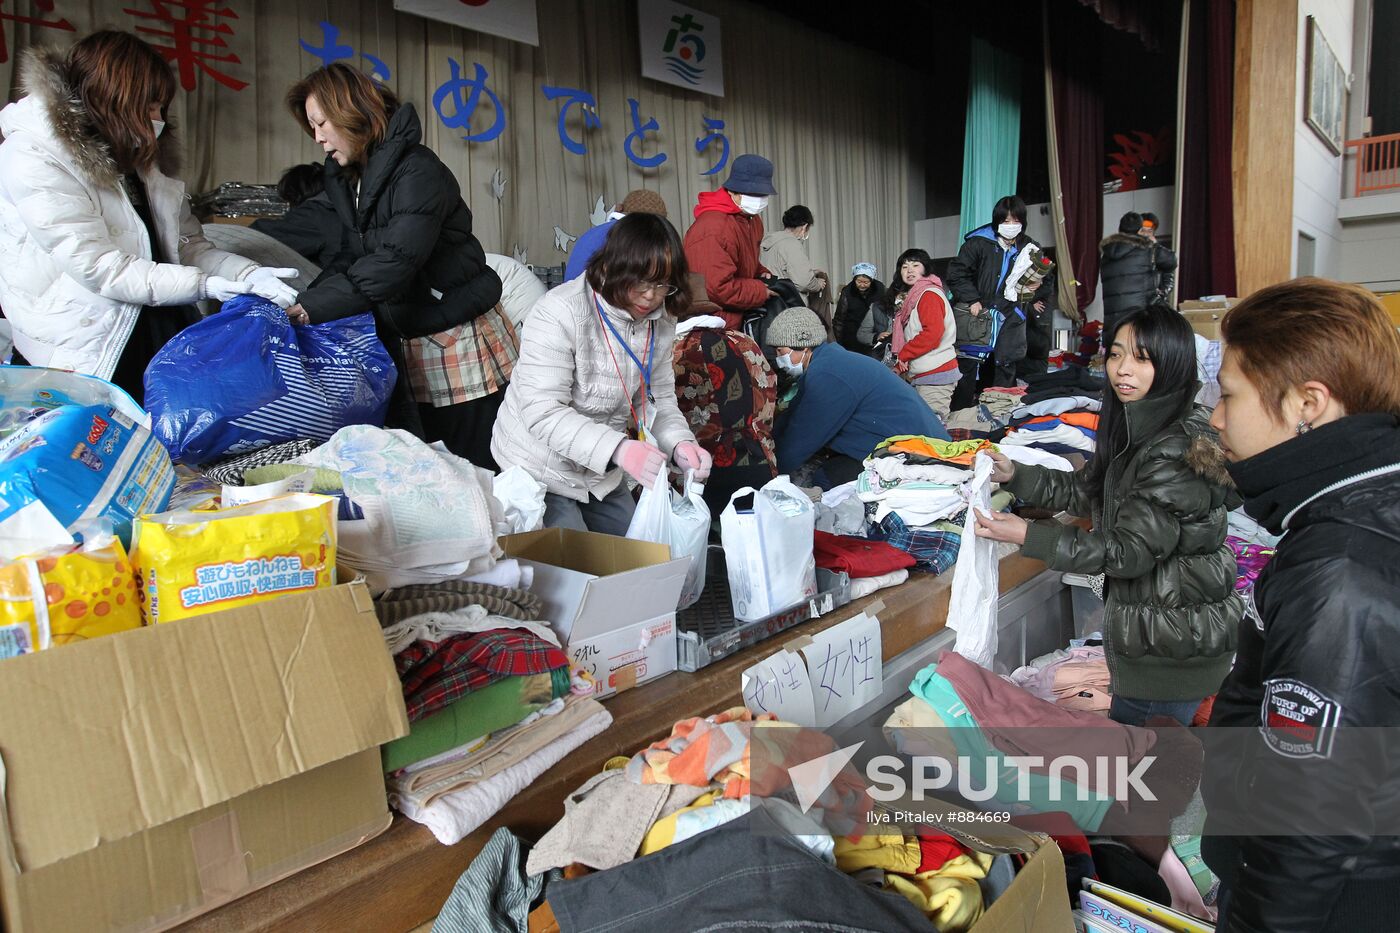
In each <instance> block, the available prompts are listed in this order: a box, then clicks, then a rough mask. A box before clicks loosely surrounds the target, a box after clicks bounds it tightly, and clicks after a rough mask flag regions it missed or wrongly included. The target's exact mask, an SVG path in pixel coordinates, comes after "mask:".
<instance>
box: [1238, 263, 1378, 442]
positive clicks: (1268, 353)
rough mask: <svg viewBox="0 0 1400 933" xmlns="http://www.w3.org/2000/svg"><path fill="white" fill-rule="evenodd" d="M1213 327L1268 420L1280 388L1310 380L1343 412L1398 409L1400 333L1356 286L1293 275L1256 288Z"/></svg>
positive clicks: (1278, 404)
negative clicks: (1288, 279) (1329, 394)
mask: <svg viewBox="0 0 1400 933" xmlns="http://www.w3.org/2000/svg"><path fill="white" fill-rule="evenodd" d="M1220 332H1221V337H1222V338H1223V339H1224V341H1225V344H1226V346H1227V347H1228V349H1230V350H1232V351H1233V352H1234V354H1235V358H1236V359H1237V360H1238V361H1239V365H1240V370H1241V371H1242V372H1243V373H1244V375H1245V378H1247V379H1248V380H1249V381H1250V382H1251V383H1253V385H1254V387H1255V388H1256V389H1258V390H1259V397H1260V399H1261V400H1262V401H1263V403H1264V407H1265V409H1266V410H1267V411H1268V412H1270V414H1271V415H1272V417H1273V418H1274V420H1275V421H1280V420H1282V417H1283V399H1284V396H1286V395H1287V394H1288V391H1289V390H1290V389H1292V388H1294V387H1296V386H1301V385H1302V384H1303V383H1305V382H1313V381H1316V382H1320V383H1322V384H1323V385H1325V386H1327V388H1329V389H1331V390H1332V395H1333V396H1334V397H1335V398H1336V399H1337V401H1338V402H1340V403H1341V404H1342V405H1343V406H1345V408H1346V411H1347V414H1349V415H1358V414H1365V413H1378V412H1387V413H1390V414H1397V415H1400V334H1397V333H1396V330H1395V324H1394V323H1393V322H1392V321H1391V320H1390V316H1389V315H1387V314H1386V312H1385V309H1384V308H1382V307H1381V305H1380V302H1378V301H1376V298H1375V296H1374V295H1372V294H1371V293H1370V292H1368V291H1366V290H1365V289H1364V288H1361V287H1360V286H1357V285H1347V284H1344V283H1342V282H1332V281H1328V280H1327V279H1316V278H1301V279H1294V280H1293V281H1291V282H1284V283H1282V284H1279V285H1271V286H1269V287H1268V288H1261V289H1260V290H1259V291H1257V292H1255V293H1254V294H1252V295H1250V296H1249V297H1248V298H1246V299H1245V300H1244V301H1242V302H1240V303H1239V304H1238V305H1236V306H1235V307H1234V308H1233V309H1231V310H1230V312H1229V313H1228V314H1226V315H1225V320H1224V321H1223V322H1221V328H1220Z"/></svg>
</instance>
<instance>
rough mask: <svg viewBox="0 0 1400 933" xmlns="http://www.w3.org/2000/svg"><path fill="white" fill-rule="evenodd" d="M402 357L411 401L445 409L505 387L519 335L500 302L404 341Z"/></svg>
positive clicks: (513, 362) (516, 349) (513, 367)
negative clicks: (446, 327) (448, 326)
mask: <svg viewBox="0 0 1400 933" xmlns="http://www.w3.org/2000/svg"><path fill="white" fill-rule="evenodd" d="M404 356H405V359H406V360H407V364H408V384H409V386H411V387H412V389H413V398H414V400H415V401H418V402H425V403H427V404H430V405H432V406H433V407H434V408H443V407H445V406H447V405H457V404H459V403H461V402H470V401H472V400H473V399H478V398H483V397H485V396H487V395H492V394H494V393H496V392H500V391H502V390H504V389H505V387H506V383H507V382H509V381H510V374H511V371H512V370H514V369H515V361H516V360H517V359H518V358H519V357H520V338H519V337H518V336H516V333H515V328H514V327H513V326H512V325H511V323H510V318H508V317H506V315H505V313H504V312H503V311H502V310H501V306H500V305H499V304H498V305H496V307H494V308H492V309H491V310H490V311H487V312H486V313H485V314H483V315H482V316H481V317H479V318H477V319H476V320H474V321H468V322H467V323H465V324H461V325H459V326H457V327H454V328H452V329H451V330H445V331H443V332H442V333H440V334H433V335H432V336H431V337H415V338H414V339H412V340H406V341H404Z"/></svg>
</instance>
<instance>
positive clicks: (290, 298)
mask: <svg viewBox="0 0 1400 933" xmlns="http://www.w3.org/2000/svg"><path fill="white" fill-rule="evenodd" d="M297 275H298V273H297V270H296V269H274V268H272V267H271V266H258V267H257V268H256V269H254V270H253V271H252V272H249V273H248V274H247V275H245V276H244V277H243V281H244V282H245V283H247V284H248V285H251V286H252V291H253V294H254V295H258V296H259V297H262V298H266V299H267V300H268V301H271V302H273V303H274V304H276V305H277V307H279V308H282V309H283V310H286V309H287V308H290V307H291V306H292V305H294V304H296V303H297V290H296V289H295V288H292V287H291V286H290V285H288V284H287V283H286V282H283V281H282V280H283V279H294V278H296V277H297Z"/></svg>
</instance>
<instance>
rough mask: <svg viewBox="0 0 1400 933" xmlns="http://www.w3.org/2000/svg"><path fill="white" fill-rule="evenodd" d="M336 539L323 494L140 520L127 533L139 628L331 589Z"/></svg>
mask: <svg viewBox="0 0 1400 933" xmlns="http://www.w3.org/2000/svg"><path fill="white" fill-rule="evenodd" d="M335 542H336V500H335V499H334V498H332V497H330V496H315V495H310V494H297V495H289V496H278V497H277V498H275V499H267V500H264V501H261V502H253V503H250V504H248V505H241V506H238V507H237V508H231V509H218V510H215V511H179V512H162V513H160V514H159V515H144V516H142V517H141V518H140V519H139V520H138V521H137V522H136V525H135V530H134V532H133V533H132V540H131V555H132V561H133V563H135V565H136V583H137V586H138V587H139V590H140V596H141V610H142V612H143V613H144V614H145V619H146V624H148V625H154V624H157V623H161V622H174V621H176V620H179V619H188V618H190V617H192V616H198V615H204V614H205V613H209V612H219V611H221V610H223V609H233V608H235V607H237V606H250V605H253V604H254V603H260V602H266V601H267V600H269V599H276V598H277V597H278V596H286V595H287V594H289V593H301V592H305V591H307V590H316V589H322V588H324V587H329V586H332V585H333V584H334V583H335Z"/></svg>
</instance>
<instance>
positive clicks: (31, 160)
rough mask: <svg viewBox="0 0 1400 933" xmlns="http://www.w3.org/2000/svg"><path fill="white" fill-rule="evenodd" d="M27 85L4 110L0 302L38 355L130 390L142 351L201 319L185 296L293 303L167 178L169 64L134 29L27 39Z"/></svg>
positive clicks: (28, 356) (137, 389)
mask: <svg viewBox="0 0 1400 933" xmlns="http://www.w3.org/2000/svg"><path fill="white" fill-rule="evenodd" d="M20 75H21V85H22V87H23V89H24V93H25V96H24V97H23V98H21V99H20V100H19V101H17V102H16V103H13V104H10V105H9V106H7V107H6V108H5V109H4V110H0V133H3V134H4V137H5V141H4V142H3V143H0V255H2V256H3V257H4V261H3V262H0V308H3V309H4V313H5V317H6V318H8V319H9V321H10V324H11V325H12V327H13V329H14V342H15V350H16V352H17V354H18V355H19V357H20V358H21V360H22V361H25V362H28V363H31V364H32V365H35V366H49V367H52V368H55V369H70V370H75V371H77V372H81V373H87V374H89V375H93V376H98V377H100V378H103V379H108V380H110V381H112V382H114V383H116V384H117V385H119V386H121V387H122V388H123V389H126V390H127V391H128V392H129V393H131V394H132V396H133V397H135V398H136V399H137V401H141V400H142V397H143V395H144V392H143V389H142V377H143V375H144V373H145V370H146V364H147V363H149V362H150V359H151V357H152V356H153V355H154V354H155V353H156V351H157V350H159V349H160V348H161V346H163V345H164V344H165V341H166V340H168V339H169V338H170V337H172V336H174V335H175V334H176V333H178V332H179V331H180V329H181V328H182V327H184V326H185V325H186V324H188V323H191V322H192V321H193V320H197V319H198V315H197V313H196V312H195V311H194V309H193V307H192V305H193V303H194V302H196V301H200V300H203V299H215V300H218V301H226V300H227V299H229V298H232V297H233V296H234V295H238V294H245V293H249V292H252V293H255V294H259V295H262V296H263V297H266V298H270V299H272V300H274V301H277V303H278V304H280V305H282V306H283V307H287V306H289V305H291V304H292V302H293V301H295V299H296V293H295V292H294V291H293V290H292V289H291V288H290V287H288V286H287V285H285V284H284V283H283V282H282V281H281V279H282V278H288V277H291V276H293V275H295V270H290V269H270V268H267V267H263V266H259V265H258V264H257V263H254V262H251V261H249V260H247V259H244V258H243V257H241V256H235V255H233V254H232V253H226V252H223V251H222V250H218V249H215V248H214V247H213V246H212V245H210V243H209V241H208V240H206V239H205V238H204V233H203V231H202V228H201V227H200V225H199V222H198V221H196V220H195V219H194V217H193V216H192V215H191V213H190V209H189V202H188V199H187V198H186V196H185V186H184V184H183V183H181V182H180V181H177V180H176V179H174V178H172V177H171V174H173V172H174V165H175V143H174V140H173V139H172V134H170V133H164V134H162V130H164V128H165V123H164V120H165V113H166V108H167V107H168V106H169V105H170V100H171V98H173V97H174V96H175V76H174V74H173V73H172V72H171V70H170V66H169V65H168V64H166V62H165V60H164V59H163V58H161V56H160V53H159V52H157V51H156V50H155V49H153V48H151V47H150V46H149V45H147V44H146V43H145V42H143V41H141V40H140V39H138V38H137V37H136V36H134V35H131V34H130V33H124V32H112V31H104V32H97V33H94V34H92V35H90V36H88V37H87V38H85V39H83V40H81V41H80V42H78V43H77V44H76V45H75V46H73V48H72V49H71V50H70V51H69V52H68V54H67V55H59V54H58V53H56V52H52V51H48V50H29V51H27V52H26V53H25V58H24V60H23V61H22V63H21V65H20Z"/></svg>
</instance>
